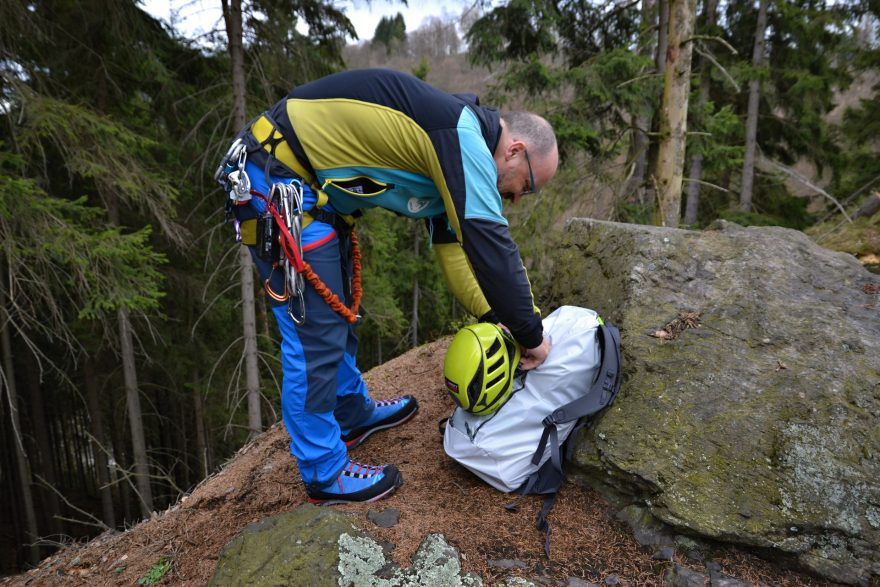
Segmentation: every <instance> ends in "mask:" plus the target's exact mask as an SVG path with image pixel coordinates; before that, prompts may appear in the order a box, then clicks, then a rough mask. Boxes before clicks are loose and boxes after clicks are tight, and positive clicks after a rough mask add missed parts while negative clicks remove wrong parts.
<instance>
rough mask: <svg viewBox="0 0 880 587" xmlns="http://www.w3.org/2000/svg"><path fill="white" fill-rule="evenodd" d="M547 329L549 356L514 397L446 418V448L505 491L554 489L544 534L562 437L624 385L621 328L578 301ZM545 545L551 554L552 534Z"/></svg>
mask: <svg viewBox="0 0 880 587" xmlns="http://www.w3.org/2000/svg"><path fill="white" fill-rule="evenodd" d="M544 332H545V333H546V334H547V335H548V336H549V337H550V340H551V342H552V345H553V346H552V348H551V351H550V355H549V356H548V357H547V360H546V361H544V363H543V364H541V366H540V367H538V368H537V369H533V370H531V371H525V372H522V373H521V374H518V375H517V377H516V379H515V380H514V384H513V385H514V387H513V389H514V392H513V395H512V396H511V397H510V399H508V400H507V403H505V404H504V405H503V406H501V408H500V409H499V410H498V411H496V412H495V413H494V414H492V415H490V416H475V415H473V414H471V413H469V412H466V411H465V410H463V409H461V408H460V407H459V408H456V409H455V411H454V412H453V413H452V416H451V417H450V418H449V420H448V421H447V423H446V431H445V432H444V435H443V448H444V449H445V451H446V454H447V455H449V456H450V457H452V458H453V459H455V460H456V461H458V462H459V463H460V464H462V465H464V466H465V467H466V468H468V469H470V470H471V471H472V472H473V473H474V474H476V475H477V476H478V477H480V478H481V479H483V480H484V481H485V482H486V483H488V484H489V485H491V486H493V487H495V488H496V489H499V490H500V491H504V492H512V491H515V492H517V493H520V494H522V495H526V494H530V493H539V494H549V497H548V499H547V500H546V501H545V504H544V508H543V509H542V510H541V513H539V515H538V527H539V528H541V529H544V530H545V531H546V530H547V526H546V516H547V514H548V513H549V511H550V508H551V507H552V505H553V501H554V500H555V495H556V492H557V491H558V489H559V486H560V485H561V484H562V481H563V479H564V472H563V470H562V463H563V454H562V447H563V445H564V443H565V441H566V440H567V439H568V437H569V435H571V433H572V432H573V431H574V430H575V429H576V427H580V426H582V425H583V424H584V422H585V420H586V418H587V417H588V416H591V415H593V414H595V413H596V412H598V411H599V410H601V409H602V408H604V407H606V406H608V405H610V404H611V402H613V401H614V398H615V396H616V395H617V391H618V390H619V389H620V333H619V331H618V330H617V328H616V327H614V326H612V325H610V324H604V323H603V322H602V320H601V318H599V316H598V315H597V314H596V312H594V311H592V310H587V309H584V308H577V307H575V306H562V307H560V308H558V309H557V310H556V311H554V312H553V313H552V314H550V315H549V316H547V318H545V319H544ZM570 448H571V447H569V451H570ZM510 509H515V505H514V506H511V507H510ZM548 537H549V533H548ZM545 548H547V549H548V551H549V538H548V543H547V544H545ZM548 556H549V554H548Z"/></svg>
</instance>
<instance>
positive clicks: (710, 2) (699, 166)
mask: <svg viewBox="0 0 880 587" xmlns="http://www.w3.org/2000/svg"><path fill="white" fill-rule="evenodd" d="M716 2H717V0H705V2H704V4H703V7H704V8H703V9H704V10H705V18H706V22H705V27H706V30H707V31H712V30H713V29H714V28H715V12H716V10H715V8H716ZM711 84H712V70H711V64H710V63H709V60H708V59H703V60H702V63H701V64H700V98H699V100H700V101H699V103H698V104H697V110H698V111H699V112H700V113H701V114H702V113H703V112H705V110H706V104H708V103H709V87H710V86H711ZM710 140H711V137H710ZM688 177H689V179H690V180H691V181H690V182H689V183H688V186H687V203H686V204H685V210H684V223H685V225H687V226H692V225H694V224H696V223H697V212H698V211H699V207H700V180H701V179H702V178H703V154H702V153H695V154H694V156H693V157H691V170H690V173H688Z"/></svg>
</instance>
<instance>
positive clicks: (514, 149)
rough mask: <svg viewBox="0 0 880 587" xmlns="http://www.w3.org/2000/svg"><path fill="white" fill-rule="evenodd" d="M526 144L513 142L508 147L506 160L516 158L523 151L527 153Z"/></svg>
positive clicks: (505, 155)
mask: <svg viewBox="0 0 880 587" xmlns="http://www.w3.org/2000/svg"><path fill="white" fill-rule="evenodd" d="M525 149H526V144H525V143H524V142H522V141H511V142H510V144H509V145H507V151H506V152H505V154H504V159H505V160H506V161H509V160H511V159H513V158H514V157H516V156H517V155H518V154H519V153H521V152H522V151H525Z"/></svg>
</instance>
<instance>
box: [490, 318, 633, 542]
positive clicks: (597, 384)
mask: <svg viewBox="0 0 880 587" xmlns="http://www.w3.org/2000/svg"><path fill="white" fill-rule="evenodd" d="M596 342H597V343H598V344H599V353H600V356H601V359H600V365H599V371H598V373H597V374H596V378H595V379H594V380H593V382H592V384H591V385H590V389H589V391H588V392H587V393H586V394H585V395H584V396H582V397H580V398H578V399H576V400H574V401H572V402H569V403H567V404H566V405H564V406H562V407H560V408H557V409H556V410H554V411H553V413H551V414H550V415H549V416H547V417H546V418H544V432H543V434H542V435H541V440H540V442H539V443H538V448H537V450H535V454H534V456H533V457H532V464H533V465H535V466H538V465H539V464H540V462H541V457H542V456H544V449H545V448H546V446H547V443H548V442H549V443H550V460H549V461H547V462H546V463H544V465H543V466H542V467H540V468H539V469H538V470H537V471H535V472H534V473H532V474H531V475H530V476H529V478H528V479H526V481H525V482H524V483H523V485H522V487H520V488H519V489H518V490H517V491H516V493H519V494H520V497H519V498H518V499H517V500H515V501H514V502H513V503H510V504H508V505H507V506H505V507H506V508H507V509H508V510H510V511H516V510H517V505H518V503H519V500H520V499H522V496H524V495H528V494H529V493H533V492H534V493H542V494H545V495H546V497H545V498H544V505H543V507H542V508H541V511H540V512H538V515H537V518H536V520H535V526H536V527H537V528H538V529H539V530H543V531H544V552H545V553H546V554H547V558H548V559H549V558H550V523H549V522H548V520H547V516H548V515H549V514H550V509H551V508H552V507H553V504H554V502H555V501H556V492H557V491H558V490H559V487H560V486H561V485H562V482H563V480H564V479H565V473H564V471H563V470H562V447H561V446H560V445H559V435H558V431H557V428H556V427H557V425H559V424H564V423H566V422H572V421H574V420H580V419H582V418H586V417H587V416H592V415H593V414H595V413H596V412H598V411H599V410H601V409H602V408H604V407H606V406H608V405H610V404H611V403H612V402H613V401H614V398H615V397H617V392H618V391H620V331H619V330H618V329H617V327H616V326H613V325H611V324H604V325H603V324H600V325H599V327H598V328H597V329H596ZM581 425H582V424H579V425H578V427H576V428H575V430H574V432H576V431H577V429H578V428H579V427H580V426H581ZM574 436H575V435H574V434H572V436H571V437H569V439H568V441H567V442H568V443H570V444H569V447H572V446H573V442H572V440H573V438H574Z"/></svg>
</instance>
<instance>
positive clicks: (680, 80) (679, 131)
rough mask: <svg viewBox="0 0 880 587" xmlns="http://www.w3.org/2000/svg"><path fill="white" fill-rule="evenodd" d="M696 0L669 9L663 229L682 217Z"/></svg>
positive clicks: (661, 159)
mask: <svg viewBox="0 0 880 587" xmlns="http://www.w3.org/2000/svg"><path fill="white" fill-rule="evenodd" d="M695 8H696V0H672V1H671V2H670V6H669V50H668V51H667V52H666V72H665V74H664V76H663V105H662V106H661V109H660V149H659V151H658V153H657V188H658V189H659V191H660V193H659V194H658V196H659V198H658V200H659V208H658V214H657V221H658V224H660V225H661V226H671V227H677V226H678V222H679V217H680V215H681V183H682V173H683V171H684V154H685V133H686V132H687V113H688V94H689V93H690V88H691V78H690V75H691V55H692V53H693V42H692V40H691V37H692V36H693V32H694V17H695V15H694V10H695Z"/></svg>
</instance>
